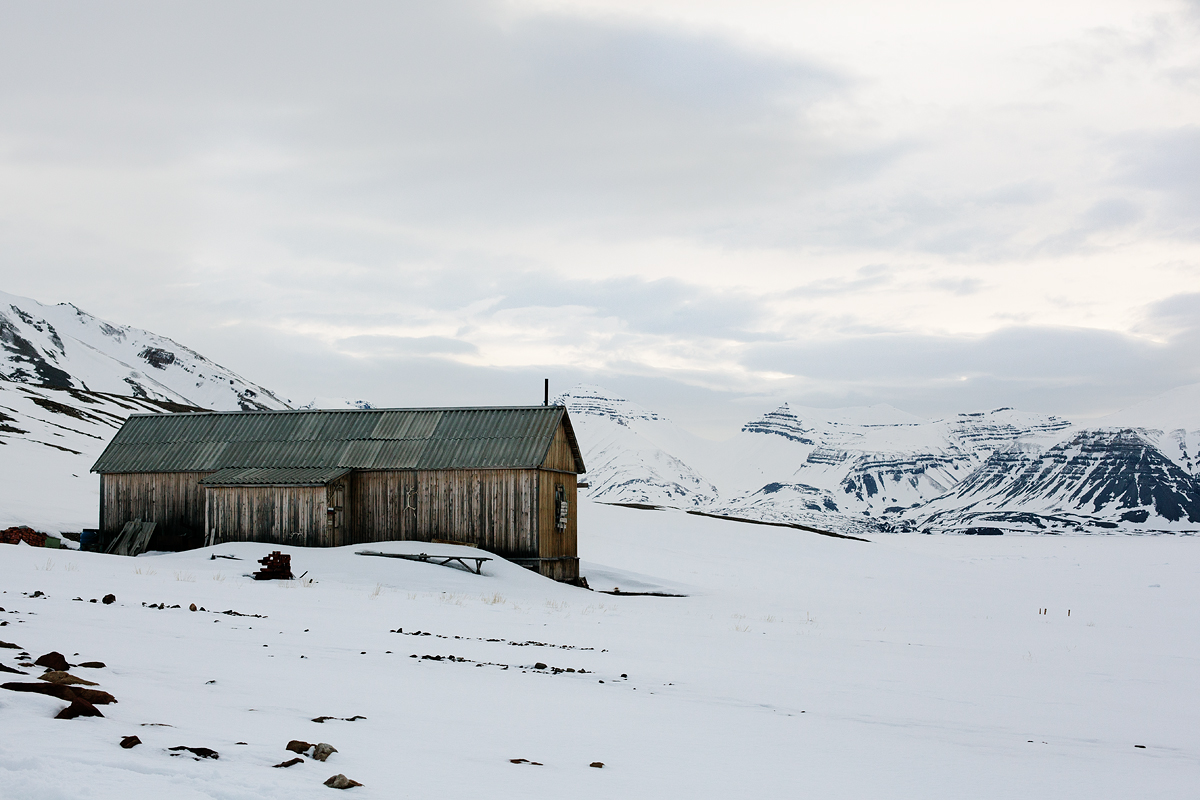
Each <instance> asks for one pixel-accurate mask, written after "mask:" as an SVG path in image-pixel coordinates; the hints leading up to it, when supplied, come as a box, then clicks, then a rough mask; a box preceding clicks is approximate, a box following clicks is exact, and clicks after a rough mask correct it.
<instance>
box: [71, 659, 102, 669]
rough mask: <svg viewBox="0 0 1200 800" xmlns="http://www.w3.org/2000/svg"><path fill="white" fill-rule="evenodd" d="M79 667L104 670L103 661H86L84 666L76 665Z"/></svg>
mask: <svg viewBox="0 0 1200 800" xmlns="http://www.w3.org/2000/svg"><path fill="white" fill-rule="evenodd" d="M75 666H77V667H87V668H88V669H104V667H105V664H104V662H103V661H85V662H83V663H82V664H76V665H75Z"/></svg>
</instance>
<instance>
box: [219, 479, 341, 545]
mask: <svg viewBox="0 0 1200 800" xmlns="http://www.w3.org/2000/svg"><path fill="white" fill-rule="evenodd" d="M326 504H327V494H326V487H324V486H209V487H207V502H206V503H205V523H204V524H205V529H206V530H207V531H208V532H209V533H210V534H212V536H213V539H212V541H213V543H214V544H219V543H221V542H269V543H271V544H290V545H297V546H301V547H330V546H332V545H333V544H334V542H333V539H332V535H331V532H330V531H329V530H328V529H327V525H326V509H327V505H326Z"/></svg>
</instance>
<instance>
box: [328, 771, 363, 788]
mask: <svg viewBox="0 0 1200 800" xmlns="http://www.w3.org/2000/svg"><path fill="white" fill-rule="evenodd" d="M325 785H326V786H328V787H330V788H332V789H349V788H350V787H352V786H362V784H361V783H359V782H358V781H352V780H350V779H349V778H347V777H346V776H345V775H342V774H341V773H340V772H339V773H338V774H337V775H334V776H333V777H332V778H330V779H329V780H327V781H325Z"/></svg>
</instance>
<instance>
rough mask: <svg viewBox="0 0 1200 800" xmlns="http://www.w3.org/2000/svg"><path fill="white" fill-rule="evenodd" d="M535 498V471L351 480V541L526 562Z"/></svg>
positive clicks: (532, 552) (533, 543)
mask: <svg viewBox="0 0 1200 800" xmlns="http://www.w3.org/2000/svg"><path fill="white" fill-rule="evenodd" d="M536 494H537V472H536V471H535V470H520V469H480V470H465V469H464V470H437V471H425V470H415V471H363V472H355V473H354V476H353V480H352V481H351V497H352V498H353V499H352V501H351V506H352V507H353V509H354V513H353V515H352V517H353V518H352V520H351V526H352V527H351V530H352V531H353V534H352V538H353V541H354V542H356V543H358V542H380V541H393V540H416V541H423V542H428V541H430V540H432V539H447V540H451V541H456V542H463V543H464V544H471V545H475V546H476V547H481V548H483V549H485V550H490V551H491V552H493V553H496V554H498V555H501V556H505V557H525V558H532V557H535V556H536V555H537V551H538V548H537V531H536V525H537V510H536Z"/></svg>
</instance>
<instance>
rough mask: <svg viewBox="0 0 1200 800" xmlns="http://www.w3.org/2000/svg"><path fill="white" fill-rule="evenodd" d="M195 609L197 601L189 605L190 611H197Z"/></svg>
mask: <svg viewBox="0 0 1200 800" xmlns="http://www.w3.org/2000/svg"><path fill="white" fill-rule="evenodd" d="M195 610H196V604H195V603H192V604H191V605H190V606H188V611H195Z"/></svg>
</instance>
